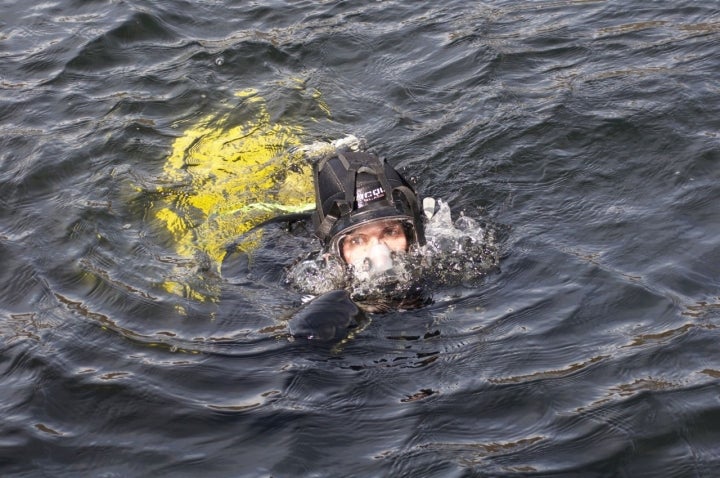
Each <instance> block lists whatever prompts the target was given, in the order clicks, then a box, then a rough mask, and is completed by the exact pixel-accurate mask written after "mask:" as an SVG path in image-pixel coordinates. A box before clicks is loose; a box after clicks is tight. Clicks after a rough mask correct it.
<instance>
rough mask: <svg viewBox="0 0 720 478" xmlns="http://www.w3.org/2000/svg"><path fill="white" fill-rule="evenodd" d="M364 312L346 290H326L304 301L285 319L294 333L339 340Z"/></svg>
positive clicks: (312, 337)
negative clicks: (299, 307) (298, 308)
mask: <svg viewBox="0 0 720 478" xmlns="http://www.w3.org/2000/svg"><path fill="white" fill-rule="evenodd" d="M364 317H365V316H364V315H363V313H362V311H361V310H360V308H359V307H358V306H357V305H356V304H355V303H354V302H353V301H352V300H351V299H350V294H349V293H348V292H347V291H345V290H333V291H330V292H327V293H325V294H323V295H321V296H319V297H317V298H315V299H313V300H312V301H310V302H308V303H307V304H305V305H304V306H303V307H302V308H301V309H300V310H298V311H297V312H296V313H295V315H293V317H292V318H291V319H290V321H289V322H288V326H289V328H290V333H291V334H292V335H293V337H297V338H305V339H311V340H321V341H328V340H339V339H342V338H344V337H346V336H347V333H348V329H350V328H352V327H355V326H357V325H358V323H359V321H360V320H362V319H363V318H364Z"/></svg>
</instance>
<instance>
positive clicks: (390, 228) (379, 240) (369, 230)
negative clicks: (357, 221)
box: [340, 219, 408, 264]
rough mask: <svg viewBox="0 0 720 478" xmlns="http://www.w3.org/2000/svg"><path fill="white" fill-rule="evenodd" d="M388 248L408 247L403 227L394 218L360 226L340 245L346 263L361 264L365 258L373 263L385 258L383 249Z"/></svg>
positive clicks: (402, 250) (405, 249)
mask: <svg viewBox="0 0 720 478" xmlns="http://www.w3.org/2000/svg"><path fill="white" fill-rule="evenodd" d="M382 246H385V247H382ZM386 248H387V249H386ZM388 249H389V250H390V251H391V252H405V251H407V249H408V240H407V237H406V236H405V228H404V227H403V224H402V222H401V221H398V220H396V219H391V220H388V221H381V222H372V223H369V224H366V225H364V226H361V227H359V228H357V229H355V230H353V231H352V232H351V233H349V234H348V235H347V236H346V237H345V238H344V239H343V241H342V244H341V246H340V252H341V253H342V256H343V259H345V262H347V263H348V264H361V263H362V262H363V261H365V260H366V259H369V260H370V261H372V262H373V263H376V262H383V261H385V260H386V258H385V257H383V251H384V250H385V251H386V250H388Z"/></svg>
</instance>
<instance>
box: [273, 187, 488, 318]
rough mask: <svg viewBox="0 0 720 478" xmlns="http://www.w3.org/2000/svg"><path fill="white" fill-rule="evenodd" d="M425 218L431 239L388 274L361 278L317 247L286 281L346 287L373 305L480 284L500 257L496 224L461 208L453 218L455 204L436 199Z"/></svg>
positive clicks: (305, 288)
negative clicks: (427, 217)
mask: <svg viewBox="0 0 720 478" xmlns="http://www.w3.org/2000/svg"><path fill="white" fill-rule="evenodd" d="M429 215H431V217H430V218H429V219H428V220H427V221H426V224H425V236H426V242H427V243H426V244H425V246H423V247H414V248H412V249H411V250H410V251H409V252H408V253H407V254H404V255H402V256H400V257H398V258H397V259H396V260H394V262H393V268H392V269H391V271H390V272H388V273H387V274H383V275H382V276H379V277H378V276H375V277H373V278H372V279H371V280H362V279H360V278H358V277H357V276H356V275H355V274H353V273H352V269H351V267H352V266H347V265H345V264H344V263H343V262H342V261H341V260H340V259H339V258H337V257H335V256H333V255H330V254H323V253H315V254H313V255H310V256H309V257H307V258H305V259H304V260H300V261H298V262H297V263H296V264H294V265H292V266H291V267H290V268H289V269H288V271H287V275H286V282H287V283H288V284H289V285H291V286H293V287H294V288H296V289H298V290H300V291H301V292H303V293H306V294H311V295H320V294H323V293H325V292H329V291H331V290H335V289H346V290H349V291H350V293H351V297H352V298H353V300H355V301H356V302H358V303H361V304H362V305H364V306H365V308H366V309H369V310H370V311H371V312H372V311H383V310H386V309H387V308H391V307H397V306H400V307H405V308H409V307H408V306H418V305H420V304H421V303H424V301H425V300H426V296H427V294H428V293H429V292H430V291H431V290H432V289H433V288H434V287H442V286H445V287H448V286H455V285H460V284H462V285H467V286H475V285H477V284H479V283H480V281H481V280H482V279H483V278H484V277H485V276H486V275H487V274H488V273H489V272H491V271H493V270H494V269H496V268H497V266H498V263H499V260H500V250H499V247H498V243H497V239H496V234H495V228H494V227H493V225H492V224H482V223H480V222H479V221H478V220H476V219H473V218H471V217H469V216H466V215H464V214H461V215H460V216H459V217H458V218H457V219H456V220H454V221H453V219H452V216H451V211H450V207H449V206H448V204H447V203H446V202H444V201H442V200H439V201H437V211H436V212H433V213H432V214H429Z"/></svg>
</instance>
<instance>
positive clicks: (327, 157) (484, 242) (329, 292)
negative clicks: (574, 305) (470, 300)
mask: <svg viewBox="0 0 720 478" xmlns="http://www.w3.org/2000/svg"><path fill="white" fill-rule="evenodd" d="M303 148H304V150H303V151H304V153H305V158H306V160H307V162H308V163H309V164H310V165H311V166H312V179H313V185H314V196H315V197H314V199H315V205H314V208H313V209H310V210H304V211H301V212H298V213H292V214H285V215H278V216H275V217H273V218H271V219H268V220H266V221H263V222H261V223H259V224H257V225H255V226H254V227H253V228H252V229H251V230H250V231H249V232H251V231H253V230H254V229H256V228H261V227H264V226H266V225H268V224H272V223H275V224H277V223H287V224H288V226H289V227H288V231H289V232H292V231H293V227H292V225H293V224H299V225H307V224H310V223H311V224H312V231H313V235H314V236H315V237H314V238H310V237H306V236H305V235H304V234H303V235H300V236H297V237H298V239H300V242H301V243H302V244H305V245H307V246H309V247H312V245H311V244H317V242H316V241H315V239H319V250H318V249H315V250H312V251H310V252H308V253H307V254H306V255H305V256H304V257H301V258H298V259H297V260H295V261H294V262H293V263H292V264H290V265H288V266H287V267H285V268H284V274H283V276H284V278H283V281H284V283H285V284H286V285H289V286H291V288H293V289H295V290H296V291H298V292H300V293H302V294H303V301H305V300H309V301H307V302H305V303H304V305H303V306H302V307H301V308H300V309H299V310H297V311H295V312H294V313H293V315H292V317H290V318H289V320H288V327H289V330H290V334H291V335H292V336H293V337H296V338H297V337H301V338H308V339H316V340H321V341H329V340H333V341H335V340H338V339H343V338H345V337H347V336H348V334H353V333H354V331H356V330H358V328H360V327H362V325H364V324H366V323H368V315H367V314H376V313H384V312H388V311H391V310H408V309H415V308H418V307H422V306H424V305H427V304H429V303H430V302H432V301H433V298H432V297H431V294H430V291H431V290H432V288H433V287H434V286H436V285H443V286H452V285H454V284H463V285H466V284H470V285H471V286H472V285H474V284H476V283H477V281H478V280H479V279H482V277H484V276H485V275H486V274H487V272H489V271H490V270H493V269H494V268H495V267H496V266H497V264H498V260H499V251H498V248H497V247H496V241H495V237H494V228H493V227H492V226H491V225H486V224H482V225H481V224H480V223H478V222H477V221H475V220H474V219H473V218H471V217H469V216H466V215H464V214H463V213H462V212H461V213H460V216H459V217H458V218H457V219H456V220H453V219H452V217H451V212H450V208H449V206H448V205H447V203H445V202H444V201H442V200H438V201H435V199H433V198H430V197H426V198H424V199H423V200H422V202H421V201H420V198H419V197H418V195H417V193H416V192H415V190H414V188H413V187H412V186H411V184H410V183H409V182H408V181H407V180H406V179H405V178H404V177H403V176H402V175H401V174H400V173H399V172H398V171H397V170H395V169H394V168H393V167H392V166H391V165H390V164H389V163H388V162H387V161H386V160H385V159H382V158H380V157H378V156H377V155H375V154H373V153H371V152H368V151H367V150H365V149H364V147H363V145H362V144H361V142H360V141H358V140H357V138H355V137H354V136H351V135H349V136H348V137H346V138H343V139H342V140H338V141H335V142H333V143H323V142H318V144H315V143H313V144H312V145H308V146H306V147H303ZM297 230H301V231H302V230H305V228H304V227H297V228H295V231H297ZM234 249H235V246H234V245H231V246H230V248H229V249H228V252H230V251H231V250H234ZM230 256H232V257H234V258H236V259H240V260H238V261H232V260H229V259H226V262H224V263H223V275H224V276H226V277H227V276H231V277H232V276H238V277H239V276H242V272H241V271H243V270H245V269H246V268H247V256H246V255H244V254H233V255H230V254H229V255H228V257H230Z"/></svg>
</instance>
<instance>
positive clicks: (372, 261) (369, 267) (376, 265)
mask: <svg viewBox="0 0 720 478" xmlns="http://www.w3.org/2000/svg"><path fill="white" fill-rule="evenodd" d="M352 266H353V274H354V275H355V277H357V278H358V279H360V280H368V279H370V278H372V277H374V276H377V275H380V274H382V273H383V272H386V271H388V270H390V269H392V268H393V253H392V251H390V248H388V246H386V245H385V244H380V243H378V244H375V245H373V246H372V247H371V248H370V249H369V250H368V253H367V255H366V256H365V257H362V258H359V259H356V260H355V261H354V262H353V263H352Z"/></svg>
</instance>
